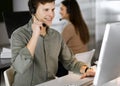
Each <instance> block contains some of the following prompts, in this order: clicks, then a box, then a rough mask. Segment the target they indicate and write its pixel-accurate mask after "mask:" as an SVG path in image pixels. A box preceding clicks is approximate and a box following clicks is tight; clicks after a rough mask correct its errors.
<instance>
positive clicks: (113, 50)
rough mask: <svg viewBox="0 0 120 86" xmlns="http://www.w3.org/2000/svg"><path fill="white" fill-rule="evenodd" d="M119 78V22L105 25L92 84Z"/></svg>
mask: <svg viewBox="0 0 120 86" xmlns="http://www.w3.org/2000/svg"><path fill="white" fill-rule="evenodd" d="M119 76H120V22H118V23H112V24H107V25H106V29H105V33H104V37H103V42H102V46H101V50H100V55H99V60H98V65H97V71H96V75H95V78H94V82H93V84H94V85H95V86H102V85H103V84H104V83H106V82H108V81H110V80H113V79H115V78H117V77H119Z"/></svg>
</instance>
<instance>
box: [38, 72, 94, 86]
mask: <svg viewBox="0 0 120 86" xmlns="http://www.w3.org/2000/svg"><path fill="white" fill-rule="evenodd" d="M89 80H93V77H89V78H84V79H80V75H78V74H74V73H73V74H69V75H66V76H63V77H60V78H57V79H54V80H51V81H48V82H45V83H42V84H38V85H36V86H81V85H80V84H83V83H84V82H88V81H89Z"/></svg>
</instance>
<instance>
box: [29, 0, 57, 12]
mask: <svg viewBox="0 0 120 86" xmlns="http://www.w3.org/2000/svg"><path fill="white" fill-rule="evenodd" d="M54 1H55V0H29V1H28V7H29V11H30V13H31V14H35V13H36V9H37V7H38V4H39V3H41V4H46V3H50V2H54Z"/></svg>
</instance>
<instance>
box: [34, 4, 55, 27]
mask: <svg viewBox="0 0 120 86" xmlns="http://www.w3.org/2000/svg"><path fill="white" fill-rule="evenodd" d="M54 9H55V2H51V3H46V4H44V5H43V4H41V3H40V4H39V5H38V8H37V10H36V13H35V15H36V17H37V18H38V19H39V21H40V22H43V23H45V24H47V25H48V26H50V25H51V24H52V20H53V18H54Z"/></svg>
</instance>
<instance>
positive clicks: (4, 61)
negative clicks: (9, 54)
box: [0, 58, 11, 69]
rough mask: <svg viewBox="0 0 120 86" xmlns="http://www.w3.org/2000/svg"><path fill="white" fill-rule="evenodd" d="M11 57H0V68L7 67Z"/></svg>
mask: <svg viewBox="0 0 120 86" xmlns="http://www.w3.org/2000/svg"><path fill="white" fill-rule="evenodd" d="M10 60H11V58H0V69H2V68H6V67H9V66H10V65H11V61H10Z"/></svg>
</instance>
